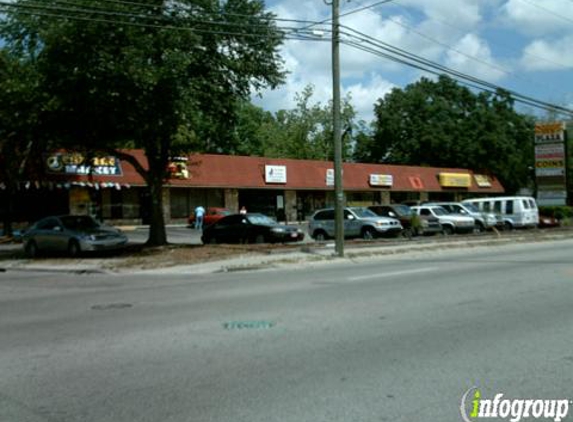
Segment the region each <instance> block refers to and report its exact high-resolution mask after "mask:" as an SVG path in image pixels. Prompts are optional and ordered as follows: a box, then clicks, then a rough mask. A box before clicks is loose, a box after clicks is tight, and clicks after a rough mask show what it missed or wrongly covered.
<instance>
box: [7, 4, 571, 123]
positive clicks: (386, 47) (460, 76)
mask: <svg viewBox="0 0 573 422" xmlns="http://www.w3.org/2000/svg"><path fill="white" fill-rule="evenodd" d="M2 5H4V6H11V7H13V6H14V5H13V4H11V3H6V2H0V7H1V6H2ZM18 13H22V14H26V15H33V16H41V17H52V18H57V19H72V20H79V21H88V22H97V23H106V24H113V25H126V26H136V27H144V28H145V27H147V28H157V29H167V30H185V31H192V32H196V33H208V34H220V35H228V36H238V37H251V38H259V39H261V41H265V40H266V39H268V37H269V33H252V32H231V31H214V30H212V29H200V28H191V27H185V26H173V25H158V24H149V23H139V22H134V21H118V20H113V19H103V18H94V17H86V16H77V15H75V16H74V15H73V14H67V15H63V14H61V13H60V14H58V13H48V12H43V11H37V9H36V11H34V10H32V11H28V10H23V11H19V12H18ZM205 23H207V24H216V22H211V21H205ZM243 27H246V28H250V29H252V28H253V27H254V25H252V26H249V25H248V24H245V25H243ZM343 27H344V28H345V29H346V30H347V31H350V32H344V33H343V34H344V35H346V36H348V37H350V40H346V41H343V42H344V43H345V44H347V45H349V46H351V47H354V48H357V49H359V50H362V51H364V52H368V53H371V54H376V55H377V56H379V57H383V58H386V59H388V60H392V61H395V62H398V63H401V64H404V65H407V66H409V67H413V68H417V69H420V70H423V71H426V72H430V73H433V74H448V75H450V76H452V77H454V78H455V79H456V80H458V81H463V82H464V83H465V84H473V85H472V86H473V87H475V88H478V89H481V90H484V91H488V92H496V91H497V90H504V91H506V92H508V93H509V94H511V95H512V96H513V97H514V99H515V100H516V101H519V102H521V103H525V104H528V105H531V106H534V107H538V108H543V109H550V110H554V111H560V112H563V113H567V114H573V111H572V110H569V109H567V108H564V107H560V106H557V105H554V104H550V103H547V102H544V101H540V100H537V99H535V98H533V97H529V96H526V95H523V94H520V93H518V92H516V91H511V90H508V89H505V88H503V87H501V86H498V85H495V84H492V83H490V82H487V81H484V80H480V79H479V78H476V77H474V76H471V75H468V74H464V73H462V72H459V71H456V70H453V69H450V68H448V67H446V66H443V65H441V64H439V63H436V62H433V61H431V60H428V59H425V58H423V57H420V56H416V55H414V54H412V53H410V52H407V51H406V50H403V49H400V48H398V47H395V46H392V45H390V44H387V43H384V42H382V41H380V40H377V39H375V38H373V37H371V36H369V35H367V34H363V33H361V32H359V31H357V30H355V29H353V28H350V27H347V26H343ZM277 29H278V30H281V31H291V32H283V33H282V35H283V37H284V38H285V39H288V40H301V41H324V42H326V41H328V40H324V39H319V38H316V37H313V36H312V33H304V31H301V28H280V27H277ZM325 32H326V30H325ZM365 43H366V44H369V46H368V47H367V46H365V45H364V44H365Z"/></svg>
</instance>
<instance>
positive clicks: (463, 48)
mask: <svg viewBox="0 0 573 422" xmlns="http://www.w3.org/2000/svg"><path fill="white" fill-rule="evenodd" d="M452 47H453V49H451V50H448V52H447V54H446V66H448V67H451V68H454V69H455V70H458V71H460V72H463V73H467V74H470V75H472V76H475V77H478V78H480V79H485V80H487V81H488V82H494V81H498V80H500V79H502V78H503V77H505V76H508V73H509V71H510V70H509V69H506V68H504V67H503V66H502V65H501V64H499V63H496V60H495V59H494V58H493V56H492V54H491V50H490V48H489V46H488V45H487V43H486V42H485V41H484V40H482V39H480V38H479V37H478V36H476V35H475V34H468V35H466V36H465V37H463V38H462V39H460V40H459V41H458V42H457V43H456V44H455V45H453V46H452Z"/></svg>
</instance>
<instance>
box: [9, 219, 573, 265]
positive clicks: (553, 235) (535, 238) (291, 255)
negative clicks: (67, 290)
mask: <svg viewBox="0 0 573 422" xmlns="http://www.w3.org/2000/svg"><path fill="white" fill-rule="evenodd" d="M571 239H573V231H572V230H568V229H567V230H549V231H520V232H511V233H506V234H501V235H499V236H496V235H491V234H490V235H485V236H481V235H480V236H477V235H476V236H467V237H462V236H459V237H458V236H449V237H439V238H429V239H421V240H414V241H405V240H396V241H388V242H376V241H373V242H366V241H364V242H348V243H346V246H345V257H344V258H340V257H337V256H336V255H335V252H334V243H333V242H329V243H323V244H316V243H315V244H306V245H297V246H290V247H287V246H285V247H284V248H281V247H278V248H276V249H271V248H270V247H269V248H265V247H264V246H263V245H261V246H263V247H262V248H254V247H253V246H248V245H247V246H245V247H244V248H243V249H241V246H238V247H236V248H234V249H235V250H236V251H237V253H236V255H234V256H232V257H227V258H225V259H220V260H209V261H206V262H199V263H194V264H178V263H176V264H175V265H173V262H172V261H168V260H166V261H161V260H160V258H162V257H159V258H158V257H152V256H151V257H146V256H145V255H143V256H142V257H137V256H119V257H103V258H99V257H94V258H78V259H70V258H53V259H50V258H48V259H41V260H28V259H3V260H0V271H2V272H10V271H36V272H44V271H46V272H66V273H75V274H110V275H111V274H116V273H125V272H129V273H138V274H149V275H152V274H208V273H215V272H232V271H251V270H261V269H272V268H278V267H284V266H289V265H303V264H304V265H324V264H327V263H330V262H345V261H347V262H354V261H355V260H359V259H376V258H382V257H388V256H394V255H396V256H402V257H403V256H405V255H408V256H412V258H413V259H414V258H416V257H418V258H420V257H422V258H427V257H430V256H432V254H433V253H441V254H443V253H449V252H453V251H455V250H458V249H460V248H488V247H501V246H504V245H510V244H518V243H519V244H525V243H533V242H543V241H558V240H571ZM257 246H258V245H257ZM6 247H7V245H0V250H3V249H5V248H6ZM10 247H12V248H14V247H16V248H17V247H21V246H18V245H10ZM195 247H196V248H198V249H195V250H197V251H198V252H199V251H201V250H203V247H201V246H195ZM217 247H219V248H220V249H219V250H224V249H223V248H224V247H223V246H222V245H217V246H215V247H214V248H217ZM205 248H207V247H205ZM226 249H227V250H228V249H229V248H226ZM188 250H189V251H190V253H193V252H192V251H193V249H188ZM217 250H218V249H214V251H215V252H217ZM170 252H173V250H169V249H166V250H165V254H166V255H169V253H170ZM137 259H139V260H140V261H141V262H143V263H145V264H149V261H150V260H156V261H157V264H158V267H157V268H152V269H149V268H145V266H141V265H140V266H138V265H137V263H136V264H135V265H132V266H130V265H128V264H130V262H131V261H133V260H137ZM162 264H163V265H162Z"/></svg>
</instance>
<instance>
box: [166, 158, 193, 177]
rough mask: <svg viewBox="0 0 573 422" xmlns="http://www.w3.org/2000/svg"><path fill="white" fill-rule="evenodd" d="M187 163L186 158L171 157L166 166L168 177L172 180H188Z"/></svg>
mask: <svg viewBox="0 0 573 422" xmlns="http://www.w3.org/2000/svg"><path fill="white" fill-rule="evenodd" d="M187 161H189V159H188V158H187V157H172V158H171V159H170V161H169V165H168V166H167V171H168V172H169V177H170V178H172V179H189V169H188V168H187Z"/></svg>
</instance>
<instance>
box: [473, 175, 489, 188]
mask: <svg viewBox="0 0 573 422" xmlns="http://www.w3.org/2000/svg"><path fill="white" fill-rule="evenodd" d="M474 179H475V181H476V185H478V187H480V188H491V179H490V178H489V176H487V175H485V174H474Z"/></svg>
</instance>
